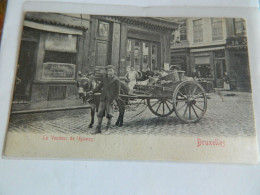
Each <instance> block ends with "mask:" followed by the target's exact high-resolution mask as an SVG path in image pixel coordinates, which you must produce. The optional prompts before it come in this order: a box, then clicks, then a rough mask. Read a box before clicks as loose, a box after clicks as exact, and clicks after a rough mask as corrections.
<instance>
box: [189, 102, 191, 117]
mask: <svg viewBox="0 0 260 195" xmlns="http://www.w3.org/2000/svg"><path fill="white" fill-rule="evenodd" d="M189 119H191V106H190V105H189Z"/></svg>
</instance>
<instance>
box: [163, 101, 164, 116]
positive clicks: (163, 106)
mask: <svg viewBox="0 0 260 195" xmlns="http://www.w3.org/2000/svg"><path fill="white" fill-rule="evenodd" d="M163 114H164V102H163Z"/></svg>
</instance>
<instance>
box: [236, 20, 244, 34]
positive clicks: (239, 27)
mask: <svg viewBox="0 0 260 195" xmlns="http://www.w3.org/2000/svg"><path fill="white" fill-rule="evenodd" d="M234 28H235V35H246V21H245V20H244V19H242V18H235V19H234Z"/></svg>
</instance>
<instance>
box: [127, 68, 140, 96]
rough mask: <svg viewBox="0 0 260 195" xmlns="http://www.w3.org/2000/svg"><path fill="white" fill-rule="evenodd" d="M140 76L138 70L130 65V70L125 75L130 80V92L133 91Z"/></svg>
mask: <svg viewBox="0 0 260 195" xmlns="http://www.w3.org/2000/svg"><path fill="white" fill-rule="evenodd" d="M138 77H139V74H138V72H137V71H135V69H134V67H130V70H129V71H128V72H127V73H126V75H125V78H126V80H127V81H128V88H129V89H130V92H133V89H134V86H135V84H136V81H137V79H138Z"/></svg>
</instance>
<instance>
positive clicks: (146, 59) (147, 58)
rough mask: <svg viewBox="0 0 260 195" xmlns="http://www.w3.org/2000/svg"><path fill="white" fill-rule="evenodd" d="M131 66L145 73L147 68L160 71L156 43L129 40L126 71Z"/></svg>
mask: <svg viewBox="0 0 260 195" xmlns="http://www.w3.org/2000/svg"><path fill="white" fill-rule="evenodd" d="M130 66H133V67H135V69H136V70H139V71H143V70H146V69H147V68H150V69H151V70H154V69H158V46H157V44H156V43H154V42H149V41H142V40H135V39H128V40H127V56H126V70H128V69H129V68H130Z"/></svg>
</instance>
